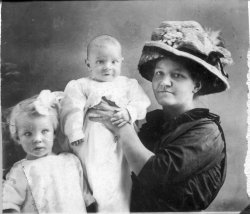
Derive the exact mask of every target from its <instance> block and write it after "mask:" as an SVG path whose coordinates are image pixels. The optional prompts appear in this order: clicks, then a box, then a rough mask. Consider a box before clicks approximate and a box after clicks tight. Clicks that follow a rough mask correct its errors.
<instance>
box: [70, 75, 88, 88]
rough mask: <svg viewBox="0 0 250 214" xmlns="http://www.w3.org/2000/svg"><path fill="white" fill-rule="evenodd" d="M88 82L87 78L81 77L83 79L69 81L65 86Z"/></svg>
mask: <svg viewBox="0 0 250 214" xmlns="http://www.w3.org/2000/svg"><path fill="white" fill-rule="evenodd" d="M89 81H90V79H89V78H86V77H83V78H80V79H76V80H70V81H69V82H68V83H67V86H72V85H81V84H86V83H87V82H89Z"/></svg>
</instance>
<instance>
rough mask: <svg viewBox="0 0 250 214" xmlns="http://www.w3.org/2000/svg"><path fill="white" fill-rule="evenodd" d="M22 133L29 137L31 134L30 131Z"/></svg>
mask: <svg viewBox="0 0 250 214" xmlns="http://www.w3.org/2000/svg"><path fill="white" fill-rule="evenodd" d="M23 135H24V136H26V137H30V136H31V135H32V133H31V132H24V134H23Z"/></svg>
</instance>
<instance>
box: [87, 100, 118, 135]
mask: <svg viewBox="0 0 250 214" xmlns="http://www.w3.org/2000/svg"><path fill="white" fill-rule="evenodd" d="M111 105H112V103H108V102H107V100H102V102H101V103H100V104H98V105H96V106H95V107H93V108H91V109H89V110H88V118H89V120H91V121H95V122H100V123H102V124H104V125H105V126H106V128H107V129H109V130H110V131H111V132H112V133H114V134H117V133H118V130H119V128H118V127H117V126H116V125H115V124H113V123H112V121H111V118H112V117H113V116H114V114H116V113H117V111H119V107H117V106H111Z"/></svg>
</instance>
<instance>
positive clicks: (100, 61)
mask: <svg viewBox="0 0 250 214" xmlns="http://www.w3.org/2000/svg"><path fill="white" fill-rule="evenodd" d="M96 63H97V64H103V63H104V60H97V61H96Z"/></svg>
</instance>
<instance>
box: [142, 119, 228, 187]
mask: <svg viewBox="0 0 250 214" xmlns="http://www.w3.org/2000/svg"><path fill="white" fill-rule="evenodd" d="M161 145H162V146H161V147H160V149H159V150H158V151H157V153H155V155H154V156H152V157H151V158H150V159H149V160H148V161H147V163H146V164H145V165H144V167H143V168H142V170H141V172H140V173H139V175H138V179H139V180H140V181H141V183H142V184H143V185H146V186H147V187H151V188H153V187H154V186H155V185H157V184H162V185H170V184H171V183H172V184H174V183H176V182H182V181H184V180H185V179H186V178H187V177H189V176H192V175H194V174H197V173H199V172H201V171H202V170H204V169H209V168H211V167H213V166H214V165H215V164H216V163H218V162H219V161H220V160H221V159H222V158H223V156H224V154H223V149H224V141H223V139H222V136H221V132H220V131H219V129H218V126H217V125H216V124H215V123H214V122H213V121H206V122H203V123H199V124H196V125H195V126H193V127H191V128H190V129H188V130H187V131H186V132H185V133H183V134H182V135H180V136H178V137H177V138H175V139H173V141H172V142H168V141H167V139H165V141H163V142H162V144H161Z"/></svg>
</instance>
